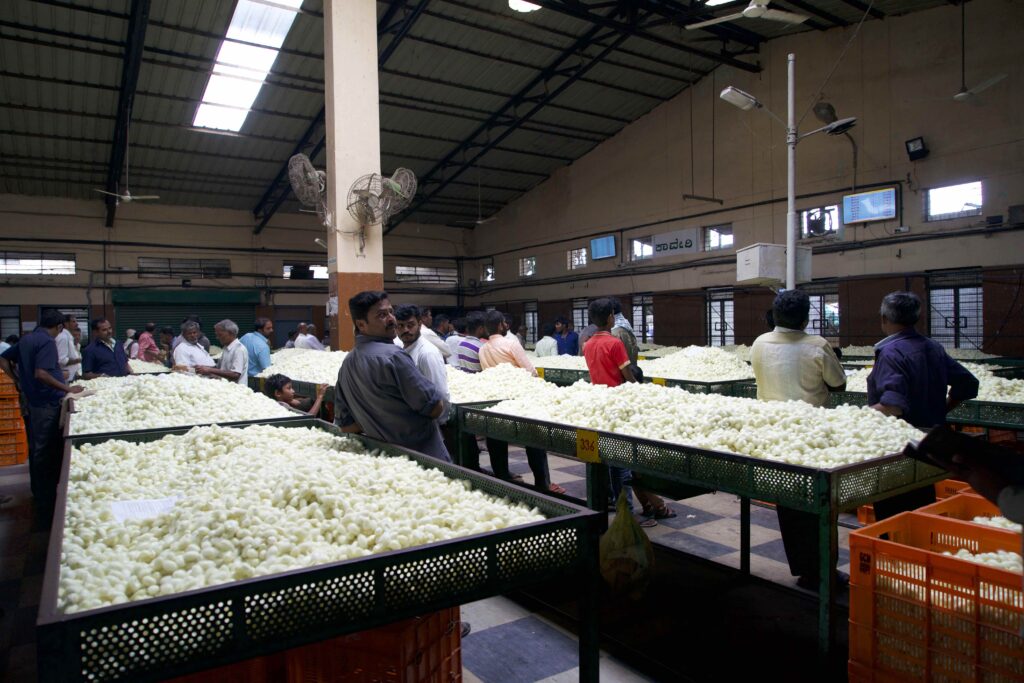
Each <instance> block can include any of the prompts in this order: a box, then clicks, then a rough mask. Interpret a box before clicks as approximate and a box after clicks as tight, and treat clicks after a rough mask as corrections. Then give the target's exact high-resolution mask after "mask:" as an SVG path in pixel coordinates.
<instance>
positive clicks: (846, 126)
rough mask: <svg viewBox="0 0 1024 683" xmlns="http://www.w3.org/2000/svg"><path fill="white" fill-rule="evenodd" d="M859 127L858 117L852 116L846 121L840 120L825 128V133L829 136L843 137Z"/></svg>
mask: <svg viewBox="0 0 1024 683" xmlns="http://www.w3.org/2000/svg"><path fill="white" fill-rule="evenodd" d="M856 125H857V117H856V116H851V117H849V118H845V119H839V120H838V121H833V122H832V123H830V124H828V125H827V126H825V128H824V131H825V132H826V133H828V134H829V135H842V134H843V133H845V132H846V131H848V130H850V129H851V128H853V127H854V126H856Z"/></svg>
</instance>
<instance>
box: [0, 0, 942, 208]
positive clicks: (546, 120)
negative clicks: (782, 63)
mask: <svg viewBox="0 0 1024 683" xmlns="http://www.w3.org/2000/svg"><path fill="white" fill-rule="evenodd" d="M546 1H547V2H548V4H549V5H551V7H549V8H547V9H544V10H542V11H538V12H534V13H531V14H529V15H524V14H519V13H515V12H512V11H510V10H508V9H507V8H506V7H505V6H504V2H499V1H498V0H431V1H430V2H422V3H421V2H420V0H406V2H405V4H404V5H402V6H400V7H401V9H399V11H398V12H397V13H395V14H393V15H392V17H391V22H390V23H391V24H392V26H399V25H401V24H402V23H403V20H404V19H405V18H406V17H408V16H414V14H413V13H414V10H415V9H417V8H418V7H419V5H421V4H422V5H423V6H424V7H423V8H422V11H421V12H420V13H419V14H418V15H415V21H413V22H411V23H410V24H409V27H408V30H407V31H406V32H404V33H403V34H402V35H401V36H398V35H396V34H395V33H387V32H385V33H384V34H382V36H381V38H380V41H379V42H380V50H381V51H382V52H384V51H386V50H389V46H390V45H391V43H392V42H393V41H396V40H400V41H401V42H400V43H398V44H397V49H394V51H393V54H392V55H391V56H390V58H389V59H388V60H387V63H386V64H384V65H383V66H382V67H381V69H380V99H381V129H382V130H381V157H382V158H381V165H382V169H383V170H384V171H385V172H388V171H390V170H392V169H393V168H395V167H396V166H398V165H401V166H406V167H408V168H411V169H412V170H414V171H415V172H416V173H417V174H418V175H419V176H420V180H421V187H422V188H423V189H422V191H421V193H420V195H419V196H418V200H423V199H426V198H427V197H429V199H428V200H427V201H425V202H423V203H422V204H421V205H419V206H418V207H417V209H416V211H415V212H414V213H412V214H411V215H410V216H408V218H409V219H411V220H414V221H421V222H450V221H455V220H459V219H470V220H472V219H475V218H477V215H478V211H479V212H480V213H481V214H482V215H484V216H486V215H489V214H490V213H493V212H494V211H496V210H498V209H500V208H501V207H502V206H503V205H504V204H505V203H507V202H508V201H510V200H512V199H514V198H515V197H517V196H519V195H520V194H522V193H523V192H526V191H528V190H529V189H530V188H532V187H534V186H535V185H536V184H537V183H539V182H541V181H543V179H544V178H546V177H547V176H548V175H549V174H550V173H552V172H554V170H556V169H557V168H559V167H561V166H563V165H565V164H567V163H571V162H572V161H573V160H575V159H578V158H579V157H580V156H582V155H584V154H586V153H587V152H588V151H589V150H591V149H593V148H594V147H595V146H596V145H598V144H600V142H601V141H602V140H604V139H607V138H608V137H610V136H612V135H614V134H615V133H617V132H618V131H619V130H621V129H622V127H623V126H625V125H627V124H628V123H630V122H632V121H634V120H636V119H637V118H639V117H640V116H642V115H644V114H645V113H647V112H649V111H650V110H651V109H652V108H654V107H655V106H657V105H658V104H659V103H661V102H663V101H665V100H667V99H670V98H671V97H673V96H674V95H676V94H677V93H679V92H680V91H681V90H682V89H684V88H686V87H688V85H690V84H691V83H693V82H696V81H697V80H698V79H699V78H701V77H702V76H704V75H706V74H708V73H709V72H710V71H712V70H713V69H714V68H716V66H717V65H718V63H719V61H718V60H720V59H736V60H740V61H745V62H748V63H756V60H757V54H756V52H757V49H756V48H757V44H758V42H759V41H762V40H764V39H767V38H772V37H776V36H779V35H783V34H786V33H791V32H795V31H809V30H824V29H826V28H828V27H834V26H841V25H853V24H855V23H856V22H858V21H859V20H860V18H861V16H862V15H863V6H864V5H865V3H861V2H859V0H820V1H817V0H815V1H814V2H810V1H803V0H773V2H772V6H773V7H777V8H779V9H785V10H788V11H794V12H801V13H810V12H808V8H812V9H813V10H815V11H814V12H813V13H810V14H811V20H810V21H809V22H807V23H806V24H804V25H800V26H788V25H785V24H781V23H778V22H771V21H765V20H760V19H739V20H736V21H732V22H729V23H728V24H725V25H720V26H719V27H715V28H714V29H710V30H698V31H687V30H685V28H684V26H685V24H686V23H690V22H692V21H697V20H700V19H702V18H706V17H708V16H723V15H726V14H730V13H732V12H736V11H738V10H741V9H742V8H743V7H744V3H743V2H737V3H732V4H728V5H724V6H721V7H717V8H714V9H713V11H709V10H708V8H706V7H700V8H697V9H696V10H694V9H691V8H688V7H686V6H685V5H684V4H683V3H680V2H672V1H669V0H665V1H664V2H662V3H652V4H651V7H654V8H655V9H654V10H652V11H657V12H661V13H662V14H661V15H657V14H647V13H646V10H644V11H642V12H641V14H640V16H639V17H638V18H637V22H636V23H633V24H629V21H630V18H629V17H624V16H620V15H615V14H614V13H613V12H612V11H611V10H610V9H608V8H607V7H605V6H603V5H602V6H600V7H601V9H597V10H594V14H593V15H592V16H587V15H579V12H580V11H587V8H586V7H585V6H583V5H574V4H573V3H568V2H564V0H546ZM940 4H943V0H877V1H876V2H874V3H873V8H874V9H875V10H878V11H880V12H882V13H884V14H887V15H891V14H902V13H906V12H910V11H915V10H920V9H926V8H928V7H932V6H935V5H940ZM391 6H392V3H390V2H383V1H380V2H378V17H379V19H383V18H384V17H385V16H387V15H388V12H389V9H390V8H391ZM130 7H131V2H130V1H129V0H74V1H72V0H8V1H7V2H4V3H0V39H2V40H0V155H2V156H3V158H4V162H5V164H4V165H5V167H4V169H3V170H2V171H0V192H14V193H19V194H32V195H56V196H67V197H78V198H96V199H97V201H100V199H99V195H97V194H95V193H94V192H93V190H94V188H97V187H103V186H104V183H105V181H106V175H107V165H108V163H109V160H110V157H111V148H112V144H113V140H114V127H115V122H116V117H117V108H118V101H119V96H120V84H121V73H122V70H123V66H124V60H125V54H126V47H127V39H128V37H127V32H128V25H129V18H130V17H129V12H130ZM234 7H235V0H204V2H154V3H153V4H152V6H151V8H150V13H149V22H148V24H147V30H146V39H145V46H144V50H143V52H142V58H141V64H140V72H139V80H138V86H137V88H136V94H135V98H134V108H133V111H132V116H131V125H130V164H131V176H130V187H131V188H132V190H133V191H134V192H136V193H139V192H146V193H158V194H160V195H161V201H162V202H167V203H180V204H186V205H200V206H221V207H231V208H242V209H254V207H256V206H257V203H258V202H259V200H260V198H261V197H262V196H263V195H264V193H265V192H266V191H267V190H268V188H270V187H271V185H272V182H273V180H274V178H275V176H276V175H277V174H278V172H279V171H280V169H281V168H282V166H283V164H285V163H286V162H287V159H288V157H289V156H290V155H291V153H292V151H293V149H294V147H295V146H296V144H297V143H298V141H299V140H300V139H301V138H302V136H303V135H304V134H305V133H306V131H307V129H308V128H310V126H311V124H312V123H313V122H314V120H315V119H316V116H317V114H318V113H319V112H320V110H321V108H322V107H323V75H324V74H323V72H324V68H323V58H322V55H323V22H322V11H323V5H322V2H321V1H320V0H306V2H305V3H304V4H303V7H302V11H301V12H300V14H299V15H298V16H297V17H296V19H295V22H294V23H293V25H292V28H291V31H290V32H289V34H288V36H287V38H286V40H285V42H284V45H283V48H282V51H281V53H280V54H279V56H278V58H277V60H276V62H275V64H274V66H273V69H272V71H271V73H270V74H269V76H268V77H267V79H266V82H265V84H264V87H263V88H262V90H261V92H260V94H259V96H258V97H257V99H256V101H255V103H254V104H253V107H252V110H251V111H250V114H249V116H248V118H247V120H246V122H245V124H244V126H243V127H242V129H241V131H240V133H239V134H238V135H222V134H217V133H211V132H201V131H197V130H195V129H193V128H192V127H191V122H192V119H193V117H194V114H195V110H196V107H197V106H198V102H199V100H200V98H201V97H202V94H203V91H204V89H205V87H206V82H207V80H208V77H209V72H210V70H211V68H212V65H213V59H214V58H215V56H216V54H217V50H218V47H219V45H220V42H221V39H222V37H223V35H224V33H225V32H226V30H227V26H228V23H229V22H230V19H231V15H232V12H233V11H234ZM581 8H582V9H581ZM608 22H612V23H608ZM599 24H605V25H604V27H603V28H600V29H595V26H596V25H599ZM617 27H618V28H622V30H623V31H625V34H623V33H621V32H619V31H617V30H616V28H617ZM623 27H625V28H623ZM403 30H404V29H403ZM588 35H589V36H590V40H589V41H582V42H581V38H583V37H584V36H588ZM623 35H628V37H626V38H624V39H623V37H622V36H623ZM613 43H617V44H615V47H614V49H611V50H608V49H607V48H608V46H611V45H613ZM574 46H576V47H577V48H578V49H576V51H575V52H573V53H569V52H568V51H569V50H570V49H571V48H573V47H574ZM598 55H602V58H601V59H600V60H598V61H597V62H596V63H594V64H591V61H592V60H593V59H594V58H595V57H596V56H598ZM722 55H724V56H722ZM559 60H561V61H559ZM556 63H558V64H559V66H560V68H561V69H562V72H561V74H559V75H551V77H550V78H548V79H546V82H545V80H543V79H542V80H540V81H538V80H537V79H538V74H540V73H542V71H543V70H545V69H548V68H549V67H551V66H552V65H553V64H556ZM578 67H585V69H586V71H585V73H583V75H582V76H581V77H579V79H578V80H576V82H574V83H573V84H572V85H571V87H568V88H567V89H565V90H564V92H561V93H560V94H558V95H557V96H556V97H554V98H552V99H550V101H545V102H544V106H543V107H541V108H540V109H539V110H537V111H535V112H534V113H533V115H532V116H530V117H529V119H528V120H525V122H524V121H522V120H519V118H520V117H521V116H523V115H525V114H526V113H527V112H529V111H531V110H533V109H534V108H535V105H534V102H535V100H534V99H532V98H543V97H544V96H545V95H546V94H547V93H548V92H553V91H554V90H555V89H556V88H558V87H559V86H560V85H561V83H562V82H563V81H564V79H565V78H567V77H570V76H573V75H574V69H576V68H578ZM531 83H533V87H532V88H529V87H528V86H530V84H531ZM517 97H518V98H519V99H518V100H517V102H518V103H517V104H516V105H515V106H508V107H507V106H506V105H508V103H510V102H511V101H512V100H513V98H517ZM503 109H505V118H503V119H501V120H498V121H492V122H491V123H492V124H493V125H491V126H490V127H489V131H488V130H487V128H488V127H487V126H485V124H487V122H488V121H489V120H490V119H492V117H493V116H494V114H495V112H498V111H500V110H503ZM509 125H511V126H512V128H513V129H512V131H511V132H510V133H509V134H508V135H507V137H504V139H501V140H500V142H496V141H497V140H498V138H499V136H502V134H503V133H504V132H505V131H506V127H507V126H509ZM321 128H322V127H321ZM314 132H315V135H314V137H313V139H312V141H311V146H312V144H315V143H316V142H318V141H319V140H320V139H321V137H322V131H321V130H319V129H317V128H316V127H315V126H314ZM481 150H486V151H485V152H484V153H483V154H482V155H481V156H479V158H478V159H474V157H476V156H477V155H478V153H479V152H480V151H481ZM449 157H450V161H451V164H454V165H451V164H450V165H449V166H448V167H447V168H446V170H445V172H444V173H443V174H441V173H439V172H438V169H439V167H440V162H441V161H442V160H443V159H445V158H449ZM314 162H315V163H317V164H318V165H320V166H323V165H324V162H323V152H322V151H321V152H320V153H319V154H317V155H315V157H314ZM453 169H454V170H453ZM456 172H458V177H457V178H454V180H452V178H453V175H454V174H455V173H456ZM281 210H286V211H295V210H298V204H297V203H296V202H295V201H294V200H293V199H291V198H289V199H288V200H287V201H285V203H284V204H283V205H282V208H281Z"/></svg>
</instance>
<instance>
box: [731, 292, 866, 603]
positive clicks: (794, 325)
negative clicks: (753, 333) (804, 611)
mask: <svg viewBox="0 0 1024 683" xmlns="http://www.w3.org/2000/svg"><path fill="white" fill-rule="evenodd" d="M810 309H811V301H810V298H809V297H808V296H807V294H806V293H805V292H801V291H800V290H798V289H789V290H785V291H782V292H780V293H779V295H778V296H777V297H775V303H774V304H773V305H772V314H773V317H774V320H775V329H774V330H772V331H771V332H766V333H764V334H762V335H761V336H760V337H758V338H757V339H755V340H754V343H753V345H752V346H751V347H750V364H751V365H752V366H753V369H754V377H756V378H757V397H758V398H759V399H760V400H762V401H804V402H805V403H810V404H811V405H813V406H824V405H826V404H827V403H828V394H829V392H830V391H842V390H843V389H845V388H846V373H845V372H844V371H843V366H842V365H840V364H839V359H838V358H836V354H835V352H834V351H832V347H831V346H829V343H828V342H827V341H825V339H824V338H823V337H820V336H818V335H816V334H807V333H806V332H804V328H806V327H807V323H808V321H809V319H810ZM776 510H777V512H778V516H779V530H780V531H781V532H782V545H783V547H784V548H785V550H786V557H787V559H788V560H789V571H790V573H792V574H793V576H796V577H798V578H797V585H799V586H801V587H802V588H807V589H809V590H816V589H817V588H818V583H819V580H818V542H817V541H818V539H817V524H818V518H817V516H816V515H812V514H810V513H806V512H801V511H799V510H792V509H789V508H786V507H783V506H781V505H780V506H777V508H776ZM841 578H843V577H841ZM846 578H848V577H846Z"/></svg>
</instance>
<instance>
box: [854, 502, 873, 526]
mask: <svg viewBox="0 0 1024 683" xmlns="http://www.w3.org/2000/svg"><path fill="white" fill-rule="evenodd" d="M857 521H858V522H860V523H861V524H874V523H875V506H874V505H872V504H871V503H868V504H867V505H861V506H860V507H859V508H857Z"/></svg>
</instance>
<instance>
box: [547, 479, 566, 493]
mask: <svg viewBox="0 0 1024 683" xmlns="http://www.w3.org/2000/svg"><path fill="white" fill-rule="evenodd" d="M548 491H550V492H551V493H557V494H559V495H564V494H565V489H564V488H562V487H561V486H559V485H558V484H556V483H554V482H552V483H551V484H549V485H548Z"/></svg>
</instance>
